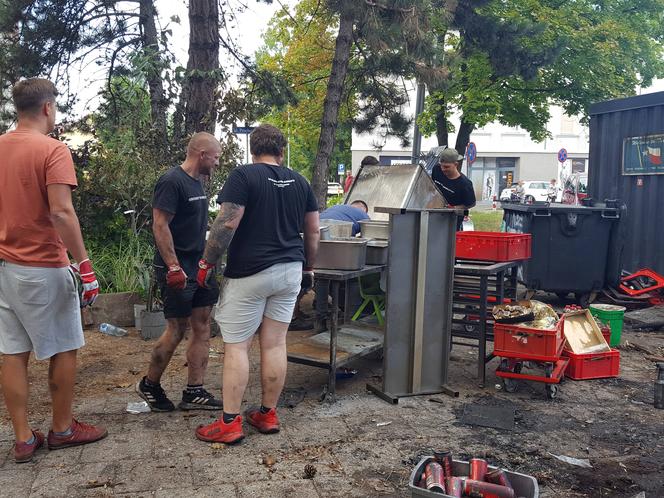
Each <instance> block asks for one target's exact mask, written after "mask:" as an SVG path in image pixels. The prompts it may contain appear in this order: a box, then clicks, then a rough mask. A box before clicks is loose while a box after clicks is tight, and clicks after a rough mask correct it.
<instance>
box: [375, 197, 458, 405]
mask: <svg viewBox="0 0 664 498" xmlns="http://www.w3.org/2000/svg"><path fill="white" fill-rule="evenodd" d="M427 218H428V219H427ZM456 219H457V212H456V211H455V210H447V209H445V210H437V211H428V212H425V216H424V217H423V216H422V212H421V211H404V212H398V211H397V212H392V213H391V214H390V244H389V251H388V260H389V261H388V269H387V306H386V313H387V316H386V328H385V346H384V356H383V358H384V362H383V389H384V391H385V392H387V393H390V394H392V395H396V396H403V395H407V394H417V393H425V392H438V391H440V389H441V386H442V385H443V384H445V383H446V382H447V369H448V362H449V346H450V337H451V335H450V330H451V325H452V279H453V276H454V249H455V242H456V237H455V234H456ZM418 308H419V310H420V311H419V312H418V311H417V309H418ZM416 328H417V329H418V330H417V334H416ZM416 335H418V336H419V338H418V342H417V344H416ZM420 341H421V342H420ZM416 348H417V350H416Z"/></svg>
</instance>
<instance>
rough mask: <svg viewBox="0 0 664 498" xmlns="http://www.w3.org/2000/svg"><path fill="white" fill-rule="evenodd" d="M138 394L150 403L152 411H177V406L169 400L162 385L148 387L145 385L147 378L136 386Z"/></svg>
mask: <svg viewBox="0 0 664 498" xmlns="http://www.w3.org/2000/svg"><path fill="white" fill-rule="evenodd" d="M136 392H137V393H138V395H139V396H140V397H141V398H143V399H144V400H145V401H146V402H147V403H148V405H149V406H150V410H152V411H153V412H172V411H173V410H175V405H174V404H173V402H172V401H171V400H170V399H168V397H167V396H166V393H165V392H164V390H163V389H162V388H161V384H157V385H155V386H148V385H147V384H146V383H145V377H143V378H142V379H141V380H140V381H139V382H138V384H136Z"/></svg>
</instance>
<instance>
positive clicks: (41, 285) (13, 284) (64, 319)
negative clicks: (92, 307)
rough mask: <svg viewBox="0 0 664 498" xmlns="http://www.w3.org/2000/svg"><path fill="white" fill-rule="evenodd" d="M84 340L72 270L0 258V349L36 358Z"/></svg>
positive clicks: (76, 347) (75, 347) (78, 343)
mask: <svg viewBox="0 0 664 498" xmlns="http://www.w3.org/2000/svg"><path fill="white" fill-rule="evenodd" d="M84 344H85V339H84V337H83V328H82V326H81V310H80V308H79V297H78V291H77V288H76V280H75V277H74V274H73V272H72V271H71V270H70V269H69V267H66V268H41V267H33V266H21V265H16V264H13V263H8V262H6V261H3V260H0V352H2V353H4V354H18V353H25V352H27V351H33V350H34V352H35V357H36V358H37V359H38V360H44V359H46V358H50V357H51V356H53V355H55V354H58V353H62V352H65V351H71V350H73V349H79V348H80V347H81V346H83V345H84Z"/></svg>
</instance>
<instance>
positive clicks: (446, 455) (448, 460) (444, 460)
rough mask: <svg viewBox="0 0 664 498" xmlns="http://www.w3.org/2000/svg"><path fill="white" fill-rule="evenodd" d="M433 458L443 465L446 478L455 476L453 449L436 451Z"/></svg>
mask: <svg viewBox="0 0 664 498" xmlns="http://www.w3.org/2000/svg"><path fill="white" fill-rule="evenodd" d="M433 458H434V459H435V460H436V462H438V463H439V464H440V465H441V467H443V474H444V475H445V478H448V477H453V474H452V452H451V451H434V452H433Z"/></svg>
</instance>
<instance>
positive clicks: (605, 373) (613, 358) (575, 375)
mask: <svg viewBox="0 0 664 498" xmlns="http://www.w3.org/2000/svg"><path fill="white" fill-rule="evenodd" d="M563 355H564V356H567V357H569V365H568V366H567V370H566V371H565V375H566V376H567V377H569V378H570V379H574V380H588V379H605V378H607V377H618V372H619V371H620V351H618V350H617V349H612V350H611V351H604V352H602V353H585V354H574V353H572V352H571V351H569V350H567V349H565V350H564V351H563Z"/></svg>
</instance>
